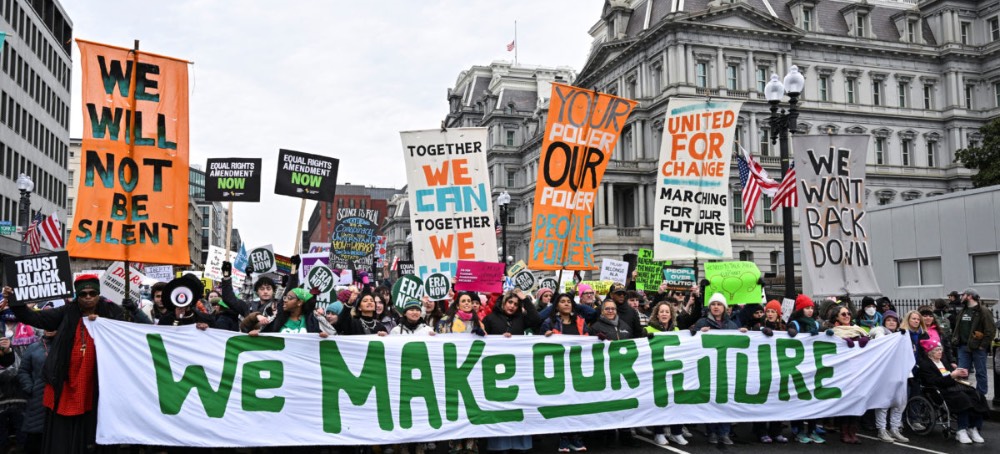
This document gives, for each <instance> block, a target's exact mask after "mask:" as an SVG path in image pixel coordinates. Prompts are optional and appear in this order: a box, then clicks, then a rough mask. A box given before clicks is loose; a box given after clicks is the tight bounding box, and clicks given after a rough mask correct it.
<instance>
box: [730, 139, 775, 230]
mask: <svg viewBox="0 0 1000 454" xmlns="http://www.w3.org/2000/svg"><path fill="white" fill-rule="evenodd" d="M736 161H737V162H736V164H737V167H738V168H739V171H740V183H741V184H742V186H743V196H742V202H743V217H744V218H746V226H747V228H748V229H752V228H753V226H754V225H756V222H755V220H754V215H755V214H756V213H755V211H756V209H757V203H758V202H760V194H761V193H764V194H767V195H768V196H771V197H774V194H775V192H777V190H778V182H777V181H774V180H772V179H771V178H770V177H768V176H767V171H766V170H764V168H763V167H761V165H760V164H758V163H757V161H754V159H753V156H750V153H747V151H746V150H745V149H744V148H743V147H742V146H741V147H740V154H738V155H737V156H736Z"/></svg>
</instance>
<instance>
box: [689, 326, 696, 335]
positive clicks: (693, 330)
mask: <svg viewBox="0 0 1000 454" xmlns="http://www.w3.org/2000/svg"><path fill="white" fill-rule="evenodd" d="M688 331H691V335H692V336H694V335H695V334H698V328H695V327H694V325H691V327H690V328H688Z"/></svg>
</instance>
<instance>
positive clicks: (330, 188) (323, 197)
mask: <svg viewBox="0 0 1000 454" xmlns="http://www.w3.org/2000/svg"><path fill="white" fill-rule="evenodd" d="M339 166H340V160H339V159H335V158H331V157H328V156H320V155H316V154H309V153H302V152H299V151H292V150H284V149H282V150H281V151H280V152H278V176H277V178H276V179H275V180H274V193H275V194H278V195H287V196H291V197H298V198H300V199H309V200H318V201H320V202H332V201H333V197H334V195H335V194H336V193H337V168H338V167H339Z"/></svg>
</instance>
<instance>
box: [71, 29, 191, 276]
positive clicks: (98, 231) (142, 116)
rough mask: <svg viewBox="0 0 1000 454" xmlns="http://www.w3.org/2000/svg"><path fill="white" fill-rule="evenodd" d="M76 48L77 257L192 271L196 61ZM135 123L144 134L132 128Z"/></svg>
mask: <svg viewBox="0 0 1000 454" xmlns="http://www.w3.org/2000/svg"><path fill="white" fill-rule="evenodd" d="M76 42H77V44H79V46H80V64H81V70H82V81H83V87H82V92H81V99H82V105H83V141H82V143H81V146H80V151H79V153H80V154H79V157H80V166H79V167H77V169H76V172H77V175H79V176H80V185H79V189H78V192H77V194H76V212H75V213H73V222H74V224H73V225H72V226H71V230H70V233H69V235H68V236H69V240H68V241H67V244H66V250H67V251H69V255H70V256H71V257H77V258H88V259H98V260H131V261H133V262H144V263H165V264H171V265H182V266H187V265H189V264H190V263H191V257H190V253H189V249H188V210H187V206H188V192H189V190H190V185H189V181H188V179H189V174H190V169H189V161H188V78H187V77H188V62H186V61H184V60H178V59H175V58H171V57H164V56H159V55H154V54H150V53H146V52H143V51H133V50H132V49H127V48H122V47H113V46H107V45H104V44H98V43H92V42H87V41H83V40H79V39H77V40H76ZM136 57H138V65H137V66H136V68H135V70H134V71H133V65H134V62H133V60H134V59H135V58H136ZM133 81H134V85H132V84H133ZM133 111H134V112H133ZM133 116H134V117H135V118H136V120H135V122H136V123H137V124H138V125H139V126H141V128H139V127H136V128H132V127H131V126H130V122H131V121H132V120H131V118H133ZM133 134H134V135H135V141H134V143H129V142H131V140H130V136H131V135H133Z"/></svg>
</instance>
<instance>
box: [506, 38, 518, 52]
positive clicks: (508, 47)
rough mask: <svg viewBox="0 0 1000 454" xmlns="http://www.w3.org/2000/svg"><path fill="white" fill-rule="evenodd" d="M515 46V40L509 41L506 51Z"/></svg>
mask: <svg viewBox="0 0 1000 454" xmlns="http://www.w3.org/2000/svg"><path fill="white" fill-rule="evenodd" d="M516 46H517V40H514V41H511V42H510V44H508V45H507V52H510V51H512V50H514V47H516Z"/></svg>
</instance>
